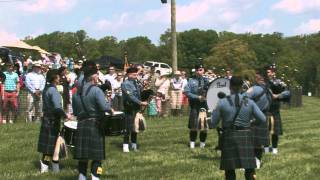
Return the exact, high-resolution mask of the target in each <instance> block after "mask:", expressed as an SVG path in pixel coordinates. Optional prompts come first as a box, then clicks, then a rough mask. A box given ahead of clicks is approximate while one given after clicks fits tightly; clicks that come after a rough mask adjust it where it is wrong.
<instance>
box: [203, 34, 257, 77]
mask: <svg viewBox="0 0 320 180" xmlns="http://www.w3.org/2000/svg"><path fill="white" fill-rule="evenodd" d="M204 62H205V65H206V67H208V68H209V69H210V68H212V69H216V70H225V69H232V70H233V72H234V74H238V75H252V74H253V72H254V71H253V70H254V68H255V65H256V55H255V52H254V51H253V50H250V49H249V45H248V44H247V43H245V42H243V41H242V40H239V39H233V40H226V41H221V42H219V43H218V44H217V45H216V46H214V47H213V48H212V50H211V55H210V56H209V57H208V58H206V59H205V61H204Z"/></svg>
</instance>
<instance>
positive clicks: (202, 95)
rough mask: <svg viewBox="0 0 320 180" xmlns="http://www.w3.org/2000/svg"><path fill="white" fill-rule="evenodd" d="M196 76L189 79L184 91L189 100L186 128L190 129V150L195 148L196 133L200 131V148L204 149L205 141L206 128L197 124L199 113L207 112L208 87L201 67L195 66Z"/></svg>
mask: <svg viewBox="0 0 320 180" xmlns="http://www.w3.org/2000/svg"><path fill="white" fill-rule="evenodd" d="M195 70H196V74H195V76H194V77H192V78H190V79H189V81H188V84H187V86H186V87H185V89H184V93H185V95H186V96H187V97H188V99H189V106H190V115H189V124H188V128H189V129H190V134H189V136H190V148H191V149H193V148H195V141H196V139H197V134H198V131H200V148H204V147H205V142H206V139H207V130H206V128H201V127H200V124H201V122H199V121H200V120H199V119H200V118H199V113H200V111H207V109H208V107H207V103H206V93H207V90H208V86H209V81H208V79H206V78H204V77H203V75H204V67H203V65H196V66H195Z"/></svg>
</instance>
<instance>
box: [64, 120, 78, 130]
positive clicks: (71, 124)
mask: <svg viewBox="0 0 320 180" xmlns="http://www.w3.org/2000/svg"><path fill="white" fill-rule="evenodd" d="M64 126H65V127H67V128H70V129H77V126H78V122H77V121H67V122H65V123H64Z"/></svg>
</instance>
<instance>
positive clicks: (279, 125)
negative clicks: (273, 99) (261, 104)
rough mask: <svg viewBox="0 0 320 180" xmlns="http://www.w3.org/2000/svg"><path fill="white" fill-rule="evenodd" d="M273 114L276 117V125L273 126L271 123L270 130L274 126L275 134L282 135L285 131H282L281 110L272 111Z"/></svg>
mask: <svg viewBox="0 0 320 180" xmlns="http://www.w3.org/2000/svg"><path fill="white" fill-rule="evenodd" d="M271 116H273V119H274V125H273V127H271V123H270V124H269V125H270V127H269V130H271V128H273V133H272V134H275V135H282V134H283V131H282V122H281V116H280V112H279V111H277V112H272V113H271Z"/></svg>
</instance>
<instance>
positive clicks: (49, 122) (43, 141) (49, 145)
mask: <svg viewBox="0 0 320 180" xmlns="http://www.w3.org/2000/svg"><path fill="white" fill-rule="evenodd" d="M59 132H60V119H56V118H48V117H46V116H44V117H43V119H42V122H41V127H40V134H39V140H38V152H40V153H43V154H47V155H53V153H54V147H55V145H56V141H57V138H58V136H59Z"/></svg>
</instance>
